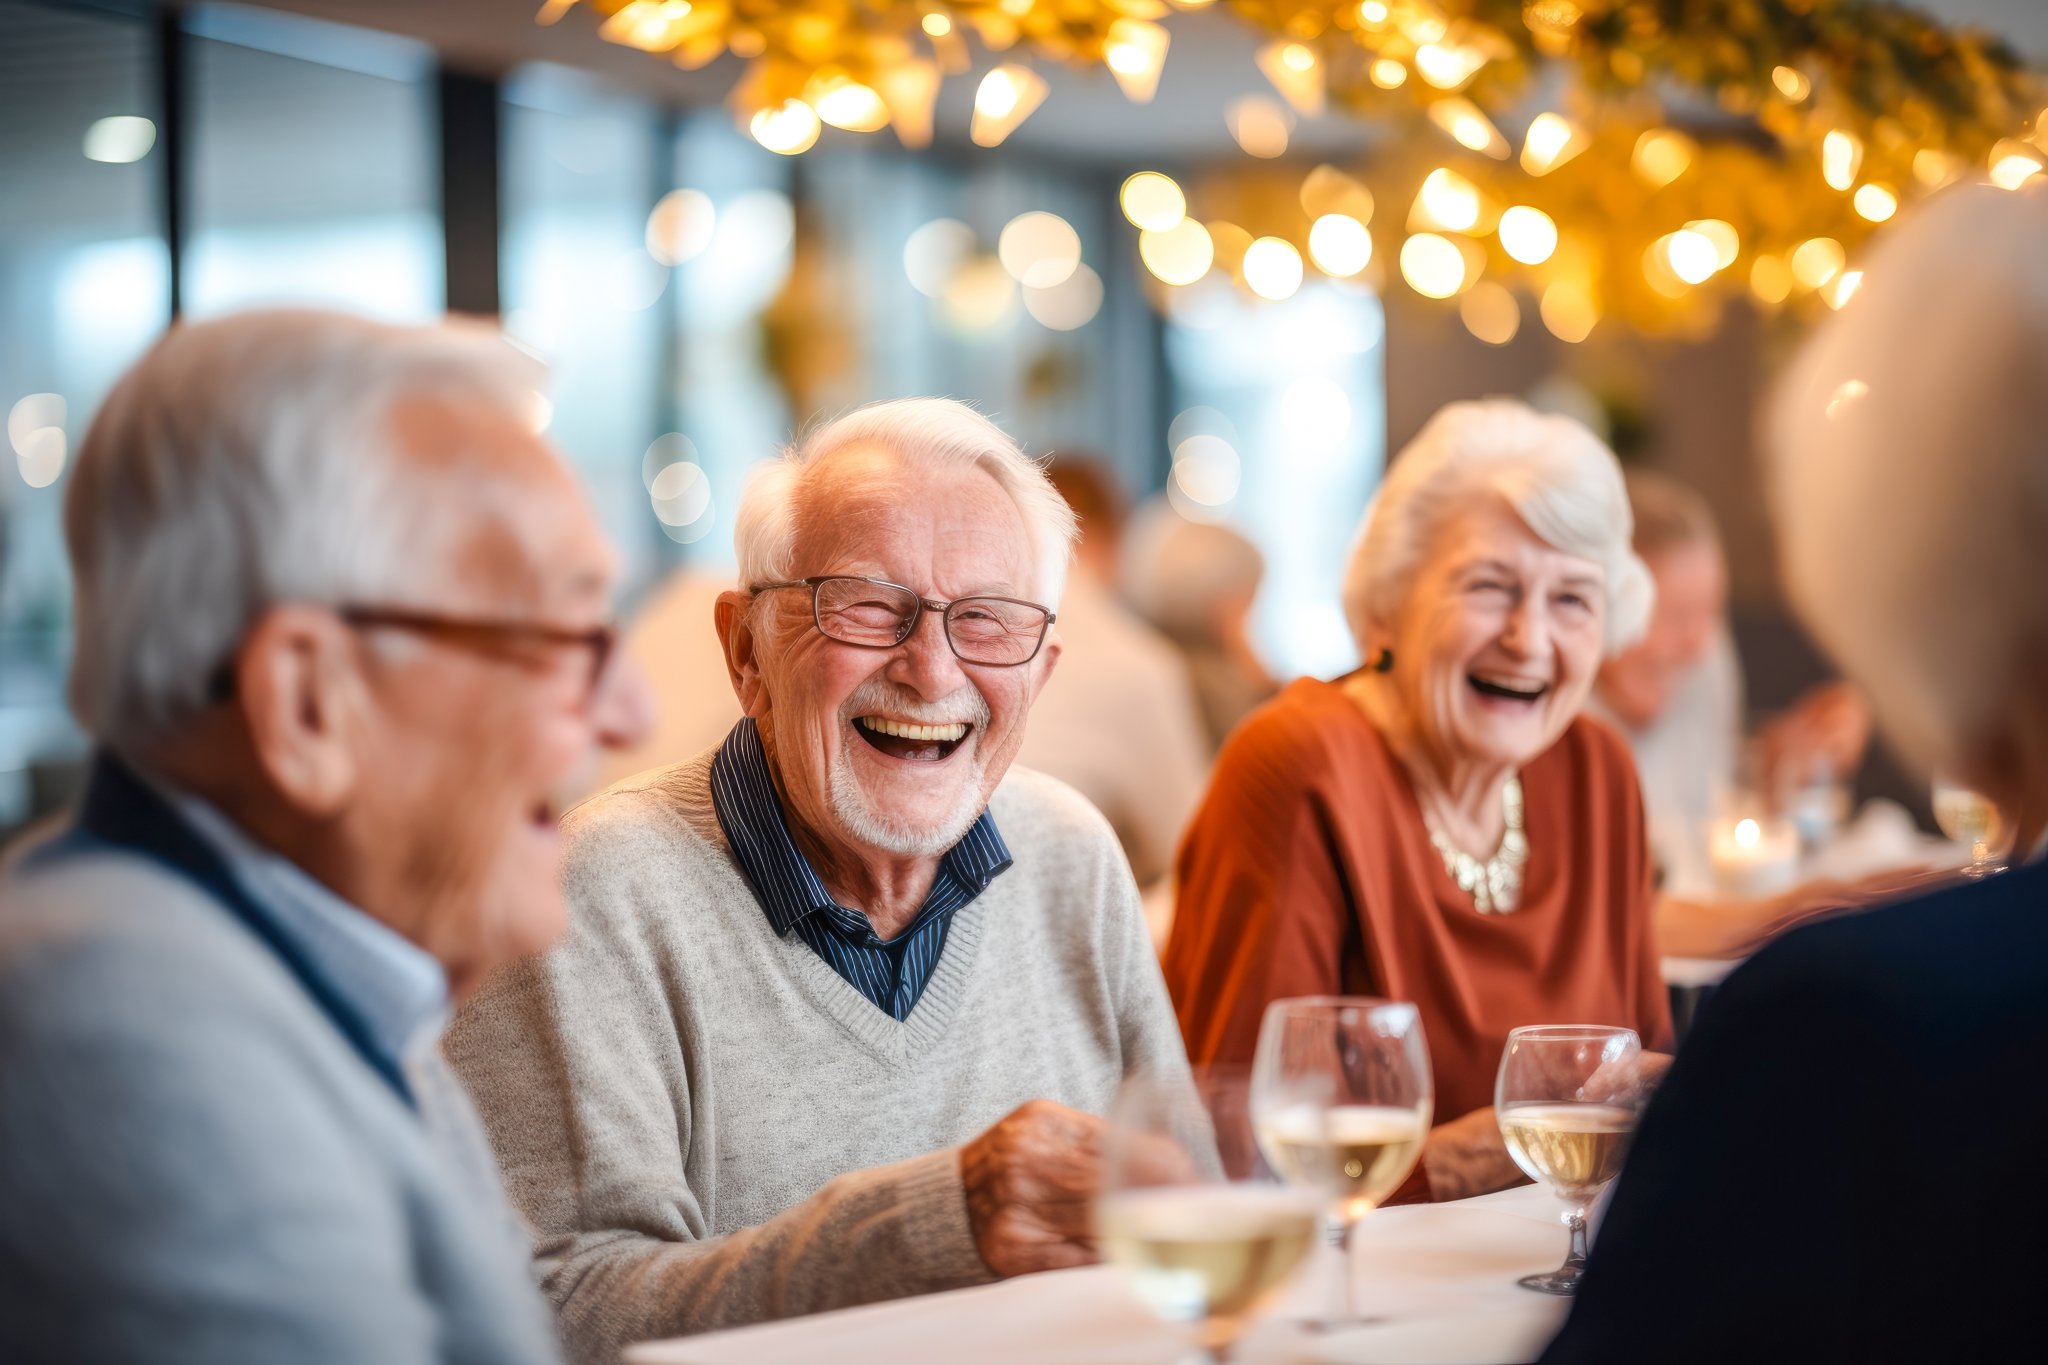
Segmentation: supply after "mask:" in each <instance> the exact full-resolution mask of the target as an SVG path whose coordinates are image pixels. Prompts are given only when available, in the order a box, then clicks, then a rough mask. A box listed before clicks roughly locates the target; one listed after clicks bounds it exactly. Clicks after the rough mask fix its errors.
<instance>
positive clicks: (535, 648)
mask: <svg viewBox="0 0 2048 1365" xmlns="http://www.w3.org/2000/svg"><path fill="white" fill-rule="evenodd" d="M334 613H335V615H337V616H339V617H340V618H341V619H342V620H344V621H346V622H348V623H349V624H350V625H352V626H355V627H358V628H359V629H366V630H405V631H411V632H413V633H415V634H419V635H431V636H433V637H434V638H436V639H439V640H442V641H444V642H445V643H447V644H450V645H454V646H455V647H456V648H458V649H467V650H471V651H473V652H475V653H478V654H489V655H493V656H495V657H498V658H513V657H516V656H521V655H523V656H525V657H526V658H527V659H528V660H531V658H532V656H533V655H535V654H537V653H539V652H541V651H544V650H551V649H562V648H571V647H573V648H580V649H582V650H584V651H586V652H587V653H588V655H589V665H588V668H587V670H586V671H585V672H584V674H583V681H582V684H581V685H582V688H583V700H584V702H585V704H588V703H589V702H590V701H591V700H593V699H594V698H595V697H596V696H597V689H598V686H599V684H600V683H602V682H603V681H604V674H605V669H606V668H607V667H608V666H609V665H610V663H611V660H612V655H613V654H614V653H615V652H616V650H617V647H618V642H619V631H618V627H616V626H613V625H609V624H607V625H601V626H593V627H591V628H590V629H588V630H571V629H569V628H567V627H565V626H549V625H542V624H539V623H537V622H528V621H479V620H475V619H472V618H469V617H462V616H442V615H439V614H437V613H435V612H426V611H412V610H409V609H407V608H402V607H362V606H340V607H336V608H335V609H334ZM209 691H210V692H211V694H212V697H213V699H214V700H215V701H217V702H219V701H226V700H228V699H229V698H230V697H232V696H233V695H234V693H235V674H234V668H233V666H232V663H223V664H222V665H221V666H220V668H219V669H218V670H217V671H216V672H215V673H214V676H213V679H212V683H211V686H210V688H209Z"/></svg>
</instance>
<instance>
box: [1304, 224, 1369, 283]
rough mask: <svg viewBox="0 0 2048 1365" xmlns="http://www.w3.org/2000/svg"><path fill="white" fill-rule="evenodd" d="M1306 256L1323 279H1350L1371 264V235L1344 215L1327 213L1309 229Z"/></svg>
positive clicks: (1363, 227)
mask: <svg viewBox="0 0 2048 1365" xmlns="http://www.w3.org/2000/svg"><path fill="white" fill-rule="evenodd" d="M1308 256H1309V259H1310V260H1312V261H1314V262H1315V263H1316V269H1318V270H1320V271H1322V272H1323V273H1324V274H1325V275H1335V276H1337V277H1339V278H1349V277H1350V276H1352V275H1356V274H1357V273H1358V272H1359V271H1361V270H1363V269H1365V268H1366V266H1367V265H1369V264H1371V262H1372V234H1371V233H1369V232H1367V231H1366V230H1365V224H1363V223H1361V222H1359V221H1358V220H1357V219H1356V218H1353V217H1351V216H1350V215H1349V214H1345V213H1326V214H1324V215H1323V216H1322V217H1320V218H1318V219H1316V220H1315V222H1314V223H1312V224H1310V225H1309V230H1308Z"/></svg>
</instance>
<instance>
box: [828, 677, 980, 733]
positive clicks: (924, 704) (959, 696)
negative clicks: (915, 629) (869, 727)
mask: <svg viewBox="0 0 2048 1365" xmlns="http://www.w3.org/2000/svg"><path fill="white" fill-rule="evenodd" d="M839 716H840V719H841V720H844V721H846V722H847V723H848V724H849V725H850V724H852V723H853V719H854V717H855V716H887V717H888V718H889V719H891V720H901V721H908V722H909V723H910V724H912V725H972V726H975V727H977V728H980V727H983V726H986V725H987V724H988V721H989V710H988V700H987V699H986V698H985V697H983V696H982V695H981V693H979V692H977V691H975V690H974V688H973V686H972V685H969V686H966V687H962V688H961V689H960V690H959V691H957V692H955V693H953V694H952V695H951V696H949V697H941V698H939V700H937V701H925V700H923V699H922V698H920V697H919V696H918V695H917V694H916V693H914V692H911V691H909V690H907V689H905V688H901V687H898V686H896V685H895V684H893V683H889V682H885V681H883V680H881V679H879V678H870V679H869V680H868V681H866V682H864V683H862V684H861V685H860V686H859V687H856V688H854V689H853V694H852V695H851V696H849V697H848V698H847V699H846V703H845V705H843V706H841V707H840V708H839Z"/></svg>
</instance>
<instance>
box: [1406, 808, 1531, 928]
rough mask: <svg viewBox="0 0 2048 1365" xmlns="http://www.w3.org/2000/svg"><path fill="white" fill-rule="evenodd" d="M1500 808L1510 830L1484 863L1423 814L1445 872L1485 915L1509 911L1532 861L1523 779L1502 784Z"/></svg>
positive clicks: (1432, 845) (1473, 905)
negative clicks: (1526, 832)
mask: <svg viewBox="0 0 2048 1365" xmlns="http://www.w3.org/2000/svg"><path fill="white" fill-rule="evenodd" d="M1500 809H1501V816H1502V818H1503V821H1504V823H1505V824H1506V826H1507V830H1506V832H1505V833H1503V834H1502V835H1501V837H1500V847H1499V848H1497V849H1495V850H1494V851H1493V856H1492V857H1491V858H1488V859H1487V860H1486V861H1485V862H1483V863H1482V862H1481V861H1479V859H1477V858H1475V857H1473V856H1472V855H1471V854H1469V853H1467V852H1466V851H1465V850H1464V849H1462V848H1459V847H1458V846H1457V845H1456V844H1453V843H1452V842H1451V841H1450V840H1449V839H1448V838H1446V837H1444V832H1443V831H1442V830H1441V829H1439V828H1438V827H1437V823H1436V821H1435V820H1434V819H1433V818H1431V817H1430V816H1428V815H1424V816H1423V823H1424V824H1425V825H1427V826H1428V827H1429V845H1430V847H1431V848H1434V849H1435V850H1436V851H1437V856H1438V857H1440V858H1442V859H1443V860H1444V871H1446V872H1448V873H1450V874H1451V880H1452V881H1454V882H1456V883H1457V884H1458V886H1459V888H1460V889H1461V890H1463V891H1464V892H1465V894H1467V895H1469V896H1470V897H1472V908H1473V909H1474V910H1477V911H1478V912H1479V913H1480V914H1482V915H1505V914H1508V913H1509V912H1510V911H1512V910H1513V909H1514V908H1515V903H1516V902H1517V901H1518V900H1520V899H1521V896H1522V868H1523V866H1524V865H1525V864H1526V863H1527V862H1528V861H1529V841H1528V840H1527V839H1525V838H1523V837H1522V779H1521V778H1519V777H1510V778H1509V779H1508V780H1507V782H1506V783H1505V784H1503V785H1502V787H1501V789H1500Z"/></svg>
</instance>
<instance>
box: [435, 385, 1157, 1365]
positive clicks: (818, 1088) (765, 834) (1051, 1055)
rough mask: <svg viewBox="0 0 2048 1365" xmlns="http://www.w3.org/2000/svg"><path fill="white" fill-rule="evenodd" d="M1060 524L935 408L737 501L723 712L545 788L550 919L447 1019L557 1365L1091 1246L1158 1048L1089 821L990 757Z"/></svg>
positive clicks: (1042, 669)
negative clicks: (543, 1297)
mask: <svg viewBox="0 0 2048 1365" xmlns="http://www.w3.org/2000/svg"><path fill="white" fill-rule="evenodd" d="M1073 534H1074V518H1073V512H1072V511H1071V510H1070V509H1069V508H1068V506H1067V505H1066V503H1065V502H1063V501H1062V500H1061V499H1060V496H1059V494H1058V493H1057V492H1056V491H1055V490H1054V489H1053V487H1052V486H1051V484H1050V483H1048V482H1047V480H1046V477H1045V474H1044V471H1043V470H1041V469H1040V468H1039V466H1038V465H1037V464H1036V463H1035V462H1033V461H1032V460H1030V459H1028V458H1026V457H1025V455H1024V453H1023V452H1022V451H1021V450H1020V449H1019V448H1018V447H1017V444H1016V442H1015V441H1013V440H1011V438H1010V437H1009V436H1007V435H1006V434H1004V432H1003V431H1002V430H1001V429H1000V428H998V427H997V426H996V425H995V424H994V423H992V422H990V421H988V419H986V418H984V417H982V416H980V415H979V414H978V413H976V412H974V411H973V409H971V408H968V407H966V406H965V405H963V404H960V403H955V402H952V401H950V400H945V399H906V400H902V401H898V402H892V403H878V404H875V405H873V406H870V407H866V408H862V409H859V410H858V411H855V412H853V413H850V414H848V415H847V416H845V417H843V418H840V419H839V420H838V421H835V422H832V423H829V424H827V425H826V426H823V427H821V428H819V429H818V430H817V431H815V432H813V433H811V434H810V435H809V436H808V437H807V438H806V439H805V440H803V441H802V442H801V443H800V444H799V445H798V446H796V447H795V448H794V449H792V450H791V451H789V452H787V453H786V454H785V455H784V457H783V458H781V459H778V460H772V461H769V462H767V463H765V464H764V465H763V466H762V467H761V469H760V470H759V471H757V473H756V474H755V476H754V479H753V481H752V482H751V483H749V485H748V486H747V490H746V493H745V494H744V496H743V498H742V500H741V505H740V509H739V516H738V521H737V525H736V528H735V532H734V550H735V552H736V556H737V558H738V561H739V569H740V577H739V581H740V583H741V584H742V587H741V588H739V589H738V590H736V591H734V592H731V593H728V594H726V595H725V596H724V597H723V598H721V599H720V600H719V603H718V614H717V620H718V633H719V639H720V641H721V643H722V644H723V646H724V649H725V657H726V661H727V667H728V669H729V670H730V677H731V680H732V686H733V690H734V691H735V693H736V694H737V695H738V696H739V699H740V703H741V705H742V707H743V709H744V710H745V713H746V714H745V718H744V719H743V720H741V721H740V723H739V724H738V725H736V726H734V727H733V730H732V733H731V734H730V735H728V736H727V737H726V740H725V742H724V743H723V744H722V745H721V746H720V747H719V748H718V749H716V750H715V751H713V752H711V753H706V754H701V755H699V756H697V757H695V758H693V759H690V760H687V761H685V762H683V763H681V764H678V765H676V766H673V767H669V768H665V769H660V770H657V771H655V772H652V773H649V774H646V775H644V776H642V777H641V778H639V779H636V780H634V781H631V782H626V783H621V784H620V785H618V786H615V787H613V788H611V789H610V790H609V791H607V792H606V793H604V794H603V795H602V796H599V797H597V798H596V799H594V800H591V801H587V802H585V803H584V804H583V805H581V806H579V807H578V808H577V809H576V811H575V812H574V813H572V815H571V816H570V817H569V819H568V821H567V825H566V829H567V833H568V840H569V855H568V873H567V878H568V887H569V897H570V902H571V904H572V905H573V907H574V914H573V916H572V924H571V927H570V931H569V935H568V937H567V938H566V939H565V940H564V941H563V943H562V944H561V945H560V946H559V947H557V948H556V949H554V950H553V951H551V952H549V953H548V954H546V955H545V956H543V957H542V958H540V959H538V960H536V961H534V962H531V963H528V964H525V965H521V966H517V967H515V968H513V969H511V970H509V971H507V972H505V973H502V974H500V975H499V976H498V977H497V978H495V979H494V980H493V981H492V982H491V983H490V984H488V985H486V986H485V988H484V989H483V990H482V991H480V992H478V994H477V995H476V997H475V998H474V999H472V1000H471V1001H470V1002H469V1003H468V1004H467V1005H465V1006H464V1009H463V1011H462V1014H461V1016H460V1017H459V1018H458V1019H457V1020H456V1023H455V1026H454V1028H453V1029H451V1030H450V1033H449V1040H448V1050H449V1055H450V1058H451V1060H452V1061H453V1062H454V1063H455V1065H456V1067H457V1069H458V1070H459V1071H460V1072H461V1074H462V1077H463V1079H464V1080H465V1081H466V1082H468V1084H469V1087H470V1091H471V1094H472V1095H473V1096H474V1097H475V1098H476V1101H477V1105H478V1108H479V1109H480V1110H481V1111H482V1113H483V1117H484V1121H485V1124H486V1126H487V1128H488V1129H489V1131H490V1135H491V1140H492V1142H493V1145H494V1146H495V1148H496V1150H497V1153H498V1159H499V1162H500V1164H501V1165H502V1167H503V1168H504V1170H505V1173H506V1179H507V1183H508V1184H509V1186H510V1187H511V1191H512V1194H513V1197H514V1199H515V1200H517V1201H518V1202H519V1203H520V1205H521V1207H522V1208H523V1209H524V1211H525V1212H526V1214H527V1216H528V1217H529V1219H530V1220H531V1221H532V1223H533V1225H534V1228H535V1230H536V1234H537V1242H536V1247H535V1259H536V1262H537V1270H538V1273H539V1274H540V1276H541V1278H542V1282H543V1284H544V1285H545V1287H546V1289H547V1290H548V1292H549V1294H550V1295H551V1296H552V1297H553V1299H554V1301H555V1303H556V1306H557V1309H558V1311H559V1313H560V1316H561V1323H562V1330H563V1335H564V1337H565V1339H566V1340H567V1341H568V1343H569V1345H570V1349H571V1353H572V1354H573V1356H574V1357H575V1358H576V1359H577V1360H579V1361H584V1362H598V1361H605V1362H609V1361H612V1360H615V1359H616V1358H617V1356H618V1352H619V1349H620V1348H621V1347H622V1346H624V1345H626V1344H628V1343H630V1342H633V1341H638V1340H642V1339H646V1338H650V1337H664V1336H674V1335H677V1334H679V1333H685V1332H698V1331H707V1330H711V1329H713V1328H720V1327H730V1326H738V1325H741V1324H744V1323H749V1322H758V1321H762V1320H766V1319H772V1318H781V1317H789V1316H794V1315H796V1314H800V1313H812V1312H820V1311H823V1310H826V1309H831V1308H839V1307H845V1306H848V1305H852V1304H858V1303H866V1302H872V1301H875V1300H880V1299H888V1298H896V1297H900V1296H903V1295H908V1294H920V1293H930V1292H933V1291H936V1290H941V1289H951V1288H957V1287H960V1286H962V1285H968V1284H977V1283H981V1282H983V1281H986V1280H989V1279H992V1278H996V1277H999V1276H1006V1275H1016V1274H1023V1273H1026V1272H1029V1271H1036V1270H1046V1269H1053V1268H1058V1267H1062V1266H1071V1265H1079V1264H1083V1263H1085V1262H1088V1261H1091V1260H1093V1259H1094V1255H1095V1252H1094V1230H1093V1224H1092V1222H1091V1221H1090V1207H1091V1203H1092V1199H1093V1195H1094V1190H1095V1181H1096V1170H1097V1166H1096V1158H1097V1157H1098V1155H1099V1153H1100V1141H1101V1135H1102V1130H1103V1123H1102V1119H1101V1118H1100V1115H1102V1114H1103V1113H1104V1112H1106V1110H1107V1109H1108V1107H1109V1105H1110V1102H1111V1100H1112V1099H1113V1098H1114V1096H1115V1094H1116V1091H1117V1087H1118V1085H1119V1084H1120V1083H1121V1082H1122V1080H1123V1078H1124V1077H1125V1076H1126V1075H1127V1074H1129V1073H1130V1072H1132V1071H1135V1070H1143V1071H1148V1072H1153V1073H1156V1074H1159V1075H1161V1076H1163V1077H1165V1078H1167V1079H1168V1081H1169V1083H1170V1082H1171V1081H1172V1080H1173V1078H1176V1077H1178V1078H1180V1079H1181V1080H1182V1081H1185V1078H1186V1076H1187V1060H1186V1057H1185V1055H1184V1054H1183V1052H1182V1049H1181V1043H1180V1035H1179V1031H1178V1030H1177V1029H1176V1028H1175V1027H1174V1020H1173V1008H1172V1005H1171V1004H1170V1003H1169V1002H1168V1000H1167V997H1166V990H1165V986H1164V985H1163V984H1162V982H1161V981H1160V977H1159V967H1158V961H1157V958H1156V957H1155V956H1154V954H1153V951H1152V947H1151V944H1150V942H1149V940H1148V938H1147V936H1146V931H1145V923H1144V920H1143V917H1142V915H1141V914H1140V911H1139V905H1138V892H1137V887H1136V886H1135V884H1134V883H1133V882H1132V880H1131V872H1130V866H1129V864H1128V863H1126V862H1125V860H1124V856H1123V852H1122V850H1121V849H1120V848H1118V846H1117V842H1116V837H1115V835H1114V834H1113V833H1112V832H1111V830H1110V828H1109V824H1108V822H1107V821H1105V820H1104V819H1103V818H1102V816H1101V814H1100V813H1099V812H1097V811H1096V810H1095V808H1094V807H1092V806H1090V805H1089V804H1088V803H1087V801H1086V800H1084V799H1083V798H1082V797H1081V796H1080V795H1079V794H1078V793H1076V792H1075V791H1074V790H1073V789H1072V788H1071V787H1068V786H1067V785H1065V784H1064V783H1062V782H1059V781H1057V780H1055V779H1053V778H1051V777H1047V776H1046V775H1044V774H1042V773H1034V772H1030V771H1028V770H1026V769H1025V768H1023V767H1022V766H1021V765H1016V764H1014V763H1013V760H1014V758H1015V756H1016V753H1017V748H1018V745H1019V743H1020V742H1021V740H1022V739H1023V734H1024V728H1025V722H1026V717H1027V716H1028V714H1029V713H1030V711H1031V708H1032V705H1033V703H1034V702H1035V701H1036V699H1037V697H1038V695H1039V693H1040V692H1041V691H1042V690H1043V688H1044V686H1045V682H1046V678H1047V676H1048V675H1049V674H1050V673H1051V671H1052V668H1053V665H1054V663H1055V662H1056V661H1057V660H1058V659H1059V658H1060V657H1061V653H1062V645H1061V643H1060V640H1059V637H1058V636H1057V635H1056V634H1055V633H1054V630H1053V627H1054V626H1055V624H1056V622H1057V619H1058V605H1059V602H1060V594H1061V587H1062V584H1063V582H1064V580H1065V578H1066V569H1067V559H1068V555H1069V553H1070V549H1071V545H1072V539H1073Z"/></svg>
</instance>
